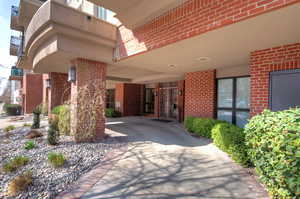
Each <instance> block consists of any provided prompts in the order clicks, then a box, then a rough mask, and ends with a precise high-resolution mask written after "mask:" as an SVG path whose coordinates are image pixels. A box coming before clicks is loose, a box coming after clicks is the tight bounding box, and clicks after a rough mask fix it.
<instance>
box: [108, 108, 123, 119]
mask: <svg viewBox="0 0 300 199" xmlns="http://www.w3.org/2000/svg"><path fill="white" fill-rule="evenodd" d="M120 116H121V113H120V112H119V111H116V110H115V109H113V108H107V109H105V117H120Z"/></svg>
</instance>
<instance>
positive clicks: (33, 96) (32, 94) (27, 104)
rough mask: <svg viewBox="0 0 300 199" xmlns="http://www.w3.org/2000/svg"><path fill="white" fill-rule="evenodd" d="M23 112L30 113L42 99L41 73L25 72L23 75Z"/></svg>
mask: <svg viewBox="0 0 300 199" xmlns="http://www.w3.org/2000/svg"><path fill="white" fill-rule="evenodd" d="M23 93H24V102H23V106H24V107H23V110H24V113H25V114H31V113H32V111H33V109H34V108H35V107H36V106H38V105H40V104H41V103H42V101H43V76H42V74H30V73H29V74H26V75H24V77H23Z"/></svg>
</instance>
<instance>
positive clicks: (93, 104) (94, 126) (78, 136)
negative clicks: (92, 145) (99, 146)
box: [71, 58, 106, 142]
mask: <svg viewBox="0 0 300 199" xmlns="http://www.w3.org/2000/svg"><path fill="white" fill-rule="evenodd" d="M72 64H73V66H75V67H76V82H74V83H72V84H71V134H72V135H74V138H75V141H76V142H93V141H97V140H100V139H102V138H103V137H104V136H105V116H104V109H105V96H106V95H105V94H106V85H105V78H106V64H105V63H101V62H96V61H90V60H86V59H81V58H77V59H75V60H72Z"/></svg>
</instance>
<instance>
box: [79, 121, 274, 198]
mask: <svg viewBox="0 0 300 199" xmlns="http://www.w3.org/2000/svg"><path fill="white" fill-rule="evenodd" d="M107 132H108V133H110V134H113V135H114V136H126V137H127V138H128V140H129V141H130V143H129V146H128V151H127V152H126V153H125V154H123V155H120V157H119V160H118V161H117V162H115V163H114V165H113V166H112V167H110V168H109V169H107V170H104V171H102V173H103V174H102V175H101V176H100V175H99V179H97V183H96V184H94V185H93V186H92V188H89V189H88V190H87V191H86V192H85V194H84V195H83V196H82V197H81V198H82V199H104V198H105V199H119V198H122V199H143V198H145V199H158V198H159V199H177V198H182V199H195V198H210V199H216V198H221V199H223V198H238V199H246V198H249V199H250V198H251V199H263V198H268V197H267V196H266V193H265V191H264V190H263V189H262V187H261V186H260V185H259V184H258V183H257V182H256V181H255V180H254V178H253V177H251V176H249V175H248V174H247V173H246V172H245V170H244V169H242V168H241V167H239V166H237V165H236V164H235V163H233V162H232V161H231V159H230V158H228V156H227V155H226V154H225V153H223V152H221V151H219V150H218V149H217V148H216V147H215V146H214V145H213V144H211V143H210V142H209V141H208V140H204V139H196V138H193V137H191V136H189V135H187V134H186V133H185V131H184V129H182V127H181V126H180V124H177V123H162V122H157V121H151V120H150V119H148V118H138V117H131V118H130V117H129V118H120V119H114V120H111V121H109V122H108V123H107ZM95 177H96V176H95V174H94V176H93V179H95ZM87 187H88V186H87Z"/></svg>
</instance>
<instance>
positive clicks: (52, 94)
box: [48, 73, 71, 112]
mask: <svg viewBox="0 0 300 199" xmlns="http://www.w3.org/2000/svg"><path fill="white" fill-rule="evenodd" d="M49 78H50V81H51V88H50V90H49V101H48V103H49V112H51V110H52V109H53V108H54V107H55V106H59V105H61V104H63V103H64V102H65V101H68V100H70V94H71V83H69V82H68V75H67V74H64V73H50V74H49Z"/></svg>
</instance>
